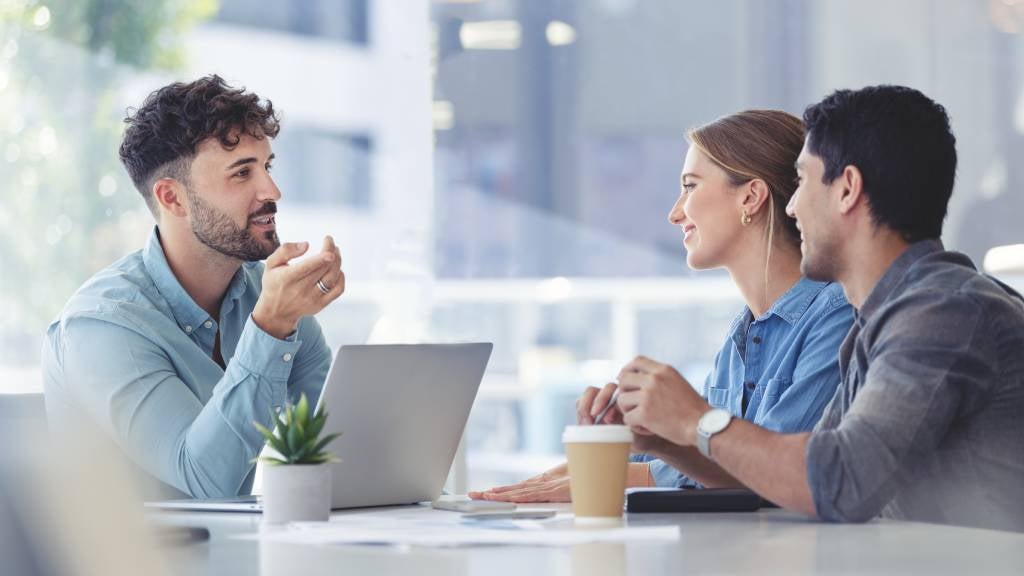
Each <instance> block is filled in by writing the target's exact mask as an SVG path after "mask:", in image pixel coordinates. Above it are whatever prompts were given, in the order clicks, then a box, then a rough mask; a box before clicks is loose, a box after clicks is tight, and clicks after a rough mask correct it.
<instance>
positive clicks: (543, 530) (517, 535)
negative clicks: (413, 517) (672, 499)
mask: <svg viewBox="0 0 1024 576" xmlns="http://www.w3.org/2000/svg"><path fill="white" fill-rule="evenodd" d="M424 528H425V526H424V525H423V523H419V522H417V523H408V522H401V521H395V522H387V521H386V520H381V521H379V522H372V523H368V522H355V523H348V522H322V523H300V524H292V525H290V526H289V527H288V528H287V529H284V530H279V531H272V532H263V533H261V534H260V535H259V539H261V540H270V541H275V542H289V543H297V544H298V543H301V544H321V545H330V544H394V545H406V546H428V547H449V546H480V545H505V546H507V545H521V546H573V545H576V544H587V543H591V542H666V541H675V540H678V539H679V527H678V526H637V527H619V528H589V527H576V526H572V525H567V524H565V523H561V524H545V523H541V522H505V523H501V524H500V527H498V526H497V525H496V526H495V527H488V525H487V524H481V525H480V526H477V525H475V524H472V525H470V524H452V523H444V524H437V525H434V526H431V527H430V529H424Z"/></svg>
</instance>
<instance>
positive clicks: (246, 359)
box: [232, 316, 302, 382]
mask: <svg viewBox="0 0 1024 576" xmlns="http://www.w3.org/2000/svg"><path fill="white" fill-rule="evenodd" d="M301 346H302V341H301V340H299V339H298V331H296V332H292V333H291V334H289V335H288V337H287V338H286V339H285V340H279V339H277V338H274V337H273V336H271V335H270V334H267V333H266V332H264V331H263V329H262V328H260V327H259V326H257V325H256V322H254V321H253V319H252V316H249V319H248V320H246V322H245V328H243V329H242V336H241V337H240V338H239V339H238V346H237V347H236V348H235V350H236V352H235V356H234V358H232V360H234V361H235V362H238V364H239V365H240V366H242V367H243V368H245V369H246V370H248V371H249V372H252V373H254V374H258V375H260V376H262V377H264V378H267V379H270V380H279V381H285V382H286V381H287V380H288V376H290V375H291V373H292V366H294V365H295V356H296V354H298V352H299V348H300V347H301Z"/></svg>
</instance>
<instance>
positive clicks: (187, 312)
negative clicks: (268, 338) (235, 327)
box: [142, 226, 246, 332]
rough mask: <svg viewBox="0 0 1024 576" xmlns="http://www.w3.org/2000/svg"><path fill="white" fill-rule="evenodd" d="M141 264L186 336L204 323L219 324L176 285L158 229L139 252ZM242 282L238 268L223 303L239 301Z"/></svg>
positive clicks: (242, 270)
mask: <svg viewBox="0 0 1024 576" xmlns="http://www.w3.org/2000/svg"><path fill="white" fill-rule="evenodd" d="M142 262H143V263H144V264H145V266H146V271H147V272H149V277H150V278H151V279H152V280H153V284H154V285H155V286H156V289H157V290H158V291H159V292H160V295H161V296H163V297H164V300H166V301H167V304H168V305H169V306H170V307H171V314H173V315H174V319H175V321H177V322H178V324H179V325H180V326H181V327H182V329H184V330H185V331H186V332H191V331H192V329H195V328H196V327H198V326H200V325H201V324H202V323H203V322H206V321H207V320H213V321H215V322H216V321H217V320H218V319H217V318H210V315H209V314H207V313H206V311H205V310H203V309H202V308H200V307H199V305H198V304H196V302H195V300H193V299H192V297H191V296H189V294H188V292H186V291H185V288H183V287H182V285H181V283H180V282H178V278H177V277H176V276H175V275H174V272H173V271H172V270H171V266H170V264H168V263H167V256H166V255H165V254H164V249H163V246H162V245H161V244H160V229H159V227H157V226H154V227H153V231H152V232H151V233H150V234H149V240H148V241H147V242H146V247H145V248H144V249H143V250H142ZM245 278H246V274H245V266H241V267H239V268H238V271H237V272H235V276H234V277H233V278H232V279H231V284H230V285H228V290H227V293H226V294H225V296H224V300H225V302H226V301H229V300H235V299H238V298H240V297H241V295H242V293H243V292H244V291H245V286H246V279H245Z"/></svg>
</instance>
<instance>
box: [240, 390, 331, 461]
mask: <svg viewBox="0 0 1024 576" xmlns="http://www.w3.org/2000/svg"><path fill="white" fill-rule="evenodd" d="M271 420H272V421H273V423H274V424H275V428H276V430H273V431H272V430H270V429H268V428H267V427H265V426H263V425H261V424H260V423H259V422H253V425H254V426H256V429H257V430H259V432H260V434H262V435H263V437H264V438H266V439H267V443H268V444H270V447H271V448H273V449H274V451H275V452H277V456H260V457H259V458H256V459H254V461H256V460H261V461H263V462H266V463H267V464H274V465H282V464H323V463H325V462H339V461H340V460H338V459H337V458H335V457H334V456H333V455H332V454H331V453H330V452H326V451H324V448H326V447H327V445H328V444H329V443H330V442H331V441H332V440H334V439H335V438H337V437H338V436H341V433H337V434H328V435H327V436H324V437H323V438H320V432H322V431H323V429H324V424H325V423H326V422H327V413H326V412H324V409H323V406H321V407H320V409H319V410H317V411H316V414H312V411H311V410H310V409H309V401H308V400H307V399H306V395H305V394H302V395H301V396H300V397H299V402H298V404H295V405H294V406H293V405H292V404H290V403H289V404H285V407H284V408H283V409H282V410H281V411H280V412H279V413H277V414H274V413H271Z"/></svg>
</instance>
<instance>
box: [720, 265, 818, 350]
mask: <svg viewBox="0 0 1024 576" xmlns="http://www.w3.org/2000/svg"><path fill="white" fill-rule="evenodd" d="M829 284H830V283H829V282H816V281H814V280H809V279H807V278H804V277H801V278H800V279H799V280H797V282H796V284H794V285H793V286H792V287H790V289H789V290H786V292H785V293H784V294H783V295H782V296H780V297H779V299H778V300H776V301H775V303H774V304H772V305H771V307H770V308H768V311H767V312H765V313H764V314H763V315H762V316H761V317H760V318H758V320H763V319H766V318H768V317H769V316H772V315H775V316H778V317H779V318H782V319H783V320H784V321H786V322H788V323H789V324H790V325H793V324H796V323H797V322H799V321H800V318H802V317H803V315H804V313H805V312H807V309H808V308H810V306H811V302H814V299H815V298H816V297H817V296H818V294H819V293H821V291H822V290H824V289H825V287H826V286H828V285H829ZM753 321H754V315H753V313H752V312H751V311H750V308H746V307H744V308H743V312H740V314H739V316H737V317H736V319H735V320H733V321H732V327H731V328H729V333H730V334H732V335H733V340H736V341H737V342H739V341H740V340H743V338H744V337H745V336H744V334H746V330H745V329H744V328H745V326H747V325H749V324H750V323H751V322H753Z"/></svg>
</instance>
